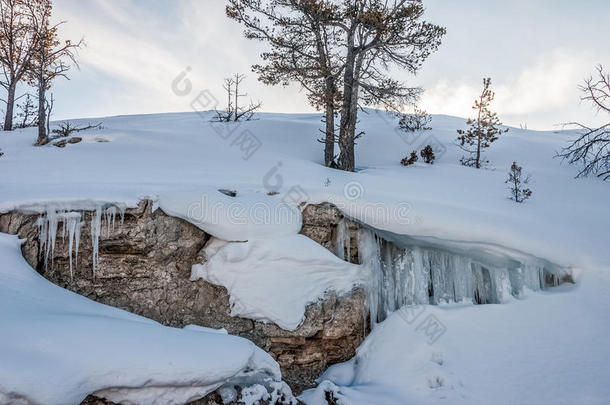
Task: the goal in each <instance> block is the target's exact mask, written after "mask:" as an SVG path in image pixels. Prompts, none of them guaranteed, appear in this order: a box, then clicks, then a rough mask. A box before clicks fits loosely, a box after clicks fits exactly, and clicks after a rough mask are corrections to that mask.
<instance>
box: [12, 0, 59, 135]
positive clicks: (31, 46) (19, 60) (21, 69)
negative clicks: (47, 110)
mask: <svg viewBox="0 0 610 405" xmlns="http://www.w3.org/2000/svg"><path fill="white" fill-rule="evenodd" d="M48 1H49V0H0V64H1V65H2V73H3V75H4V78H3V79H2V80H0V84H1V85H2V87H4V88H5V89H6V91H7V98H6V100H5V102H6V116H5V119H4V130H5V131H11V130H12V129H13V113H14V108H15V92H16V89H17V83H19V81H21V80H22V79H23V78H24V75H25V74H26V70H27V68H28V65H29V63H30V60H31V58H32V55H33V54H34V52H35V49H36V43H37V35H36V32H35V30H33V29H32V20H31V14H30V12H29V8H28V5H27V3H32V4H34V3H37V6H38V5H40V4H42V3H45V2H48Z"/></svg>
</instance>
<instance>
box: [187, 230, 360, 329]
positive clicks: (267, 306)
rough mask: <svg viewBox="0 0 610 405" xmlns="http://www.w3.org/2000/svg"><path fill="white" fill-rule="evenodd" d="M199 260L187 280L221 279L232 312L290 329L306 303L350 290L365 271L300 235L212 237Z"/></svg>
mask: <svg viewBox="0 0 610 405" xmlns="http://www.w3.org/2000/svg"><path fill="white" fill-rule="evenodd" d="M204 253H205V256H206V258H207V259H208V260H207V261H206V262H205V263H204V264H201V265H194V266H193V269H192V273H191V280H197V279H200V278H202V279H204V280H206V281H208V282H210V283H213V284H218V285H222V286H224V287H226V288H227V290H228V292H229V294H230V304H231V315H233V316H241V317H245V318H250V319H256V320H260V321H266V322H273V323H275V324H277V325H279V326H280V327H282V328H283V329H286V330H294V329H296V328H297V327H298V326H299V325H300V324H301V322H302V321H303V317H304V313H305V309H306V307H307V305H308V304H310V303H315V302H317V301H318V299H320V298H322V297H324V295H325V294H326V293H327V292H331V291H334V292H336V293H338V294H339V295H342V294H346V293H349V292H350V291H351V290H352V288H353V287H354V285H357V284H365V283H366V282H367V280H368V273H367V272H366V271H365V269H362V268H361V266H358V265H354V264H350V263H347V262H344V261H342V260H340V259H339V258H337V257H336V256H335V255H333V254H332V253H331V252H329V251H328V250H326V249H325V248H323V247H322V246H320V245H318V244H317V243H316V242H314V241H312V240H311V239H309V238H307V237H305V236H302V235H296V234H295V235H292V236H285V237H282V238H280V239H256V240H252V241H248V242H243V243H235V242H225V241H222V240H219V239H215V240H213V241H211V242H209V243H208V245H206V248H205V249H204Z"/></svg>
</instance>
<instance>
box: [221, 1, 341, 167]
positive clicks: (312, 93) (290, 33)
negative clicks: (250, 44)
mask: <svg viewBox="0 0 610 405" xmlns="http://www.w3.org/2000/svg"><path fill="white" fill-rule="evenodd" d="M337 10H338V6H337V5H336V4H334V2H332V1H328V0H307V1H303V0H267V1H261V0H229V5H228V6H227V16H229V17H230V18H232V19H234V20H236V21H238V22H240V23H242V24H243V25H244V26H245V27H246V31H245V35H246V37H247V38H250V39H255V40H259V41H264V42H266V43H268V44H269V45H270V47H271V50H270V51H268V52H264V53H263V54H262V59H263V61H264V63H263V64H257V65H254V66H253V70H254V71H255V72H257V73H258V74H259V80H261V81H262V82H263V83H266V84H269V85H279V84H281V85H284V86H286V85H288V84H289V83H291V82H296V83H298V84H300V85H301V86H302V88H303V89H305V91H306V92H307V95H308V100H309V102H310V104H311V105H312V106H314V107H315V108H316V109H318V110H322V111H324V115H323V122H324V124H325V129H324V130H323V131H322V132H323V133H324V139H323V140H320V142H323V143H324V163H325V165H326V166H334V165H335V143H336V141H337V138H336V136H335V116H336V114H337V111H338V108H339V106H340V102H341V92H340V90H339V87H340V83H339V81H340V77H341V74H342V69H343V61H342V60H341V59H340V58H339V55H337V53H336V52H335V50H334V49H333V43H332V42H333V41H334V39H335V37H336V34H337V31H338V29H337V28H336V27H334V26H333V25H332V24H331V21H333V20H334V19H335V18H336V12H337Z"/></svg>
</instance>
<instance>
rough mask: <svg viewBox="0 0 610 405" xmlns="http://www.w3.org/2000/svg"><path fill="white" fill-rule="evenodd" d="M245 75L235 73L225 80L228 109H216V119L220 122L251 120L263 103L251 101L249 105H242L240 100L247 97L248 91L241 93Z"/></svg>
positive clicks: (224, 86)
mask: <svg viewBox="0 0 610 405" xmlns="http://www.w3.org/2000/svg"><path fill="white" fill-rule="evenodd" d="M245 78H246V76H245V75H242V74H238V73H236V74H234V75H233V77H229V78H227V79H225V80H224V84H223V88H224V89H225V91H226V92H227V110H226V111H216V117H215V118H214V120H215V121H220V122H231V121H250V120H251V119H252V118H253V117H254V113H255V112H256V111H257V110H259V109H260V108H261V106H262V105H263V103H261V102H260V101H259V102H258V103H253V102H252V101H250V105H249V106H248V107H240V103H239V100H240V99H241V98H243V97H247V96H248V94H247V93H243V94H242V93H240V90H239V89H240V86H241V84H242V82H243V81H244V79H245Z"/></svg>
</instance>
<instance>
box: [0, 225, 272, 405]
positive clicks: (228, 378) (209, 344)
mask: <svg viewBox="0 0 610 405" xmlns="http://www.w3.org/2000/svg"><path fill="white" fill-rule="evenodd" d="M0 257H1V258H2V262H1V263H0V308H2V311H0V324H1V325H2V334H1V336H0V358H1V359H2V361H1V362H0V404H3V405H9V404H11V405H13V404H16V403H23V404H45V405H53V404H78V403H80V402H81V401H82V400H83V399H84V398H85V397H86V396H87V395H88V394H90V393H96V395H98V396H101V397H105V398H108V399H110V400H112V401H115V402H119V401H123V402H122V403H125V404H135V403H138V404H142V403H146V404H181V403H185V402H188V401H191V400H194V399H197V398H199V397H202V396H204V395H205V394H207V393H209V392H211V391H213V390H215V389H217V388H218V387H221V386H223V385H225V384H231V383H232V382H235V383H238V384H240V385H241V384H243V385H244V386H249V385H254V384H258V385H263V386H270V387H271V386H274V387H275V386H277V384H275V383H278V384H279V380H280V378H281V374H280V370H279V366H278V365H277V363H276V362H275V361H274V360H273V359H272V358H271V357H270V356H269V355H268V354H267V353H265V352H264V351H262V350H261V349H259V348H258V347H256V346H255V345H254V344H253V343H251V342H249V341H248V340H245V339H242V338H239V337H235V336H230V335H227V334H223V333H219V332H218V331H209V330H206V329H199V328H196V329H193V328H186V329H176V328H169V327H164V326H162V325H160V324H158V323H156V322H153V321H151V320H148V319H146V318H142V317H140V316H136V315H132V314H130V313H128V312H125V311H122V310H119V309H116V308H111V307H108V306H105V305H102V304H98V303H96V302H93V301H90V300H88V299H86V298H84V297H82V296H79V295H76V294H73V293H71V292H68V291H66V290H64V289H62V288H59V287H57V286H54V285H52V284H51V283H49V282H48V281H47V280H45V279H44V278H42V277H41V276H40V275H38V274H37V273H36V272H35V271H34V270H33V269H32V268H31V267H30V266H29V265H28V264H27V263H26V262H25V260H24V259H23V257H22V256H21V250H20V241H19V240H18V239H17V237H15V236H8V235H4V234H0Z"/></svg>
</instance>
